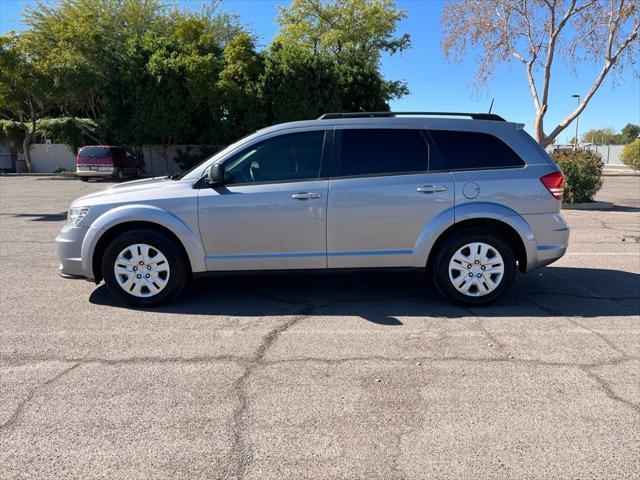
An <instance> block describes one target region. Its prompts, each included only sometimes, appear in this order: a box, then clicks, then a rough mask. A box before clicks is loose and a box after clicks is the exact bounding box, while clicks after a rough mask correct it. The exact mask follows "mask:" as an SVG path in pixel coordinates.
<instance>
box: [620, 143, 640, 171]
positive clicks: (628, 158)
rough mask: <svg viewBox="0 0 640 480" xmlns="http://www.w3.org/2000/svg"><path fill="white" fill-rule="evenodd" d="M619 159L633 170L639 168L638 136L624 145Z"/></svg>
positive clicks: (639, 149)
mask: <svg viewBox="0 0 640 480" xmlns="http://www.w3.org/2000/svg"><path fill="white" fill-rule="evenodd" d="M620 160H622V163H624V164H625V165H629V166H630V167H633V168H634V170H638V169H639V168H640V138H638V139H637V140H634V141H633V142H631V143H630V144H628V145H626V146H625V147H624V149H623V150H622V155H621V156H620Z"/></svg>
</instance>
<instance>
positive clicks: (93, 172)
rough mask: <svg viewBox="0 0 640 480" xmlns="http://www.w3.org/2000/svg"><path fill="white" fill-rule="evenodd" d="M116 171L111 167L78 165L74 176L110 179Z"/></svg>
mask: <svg viewBox="0 0 640 480" xmlns="http://www.w3.org/2000/svg"><path fill="white" fill-rule="evenodd" d="M116 171H117V168H115V167H114V166H112V165H78V166H77V169H76V175H77V176H79V177H112V176H113V175H114V174H115V173H116Z"/></svg>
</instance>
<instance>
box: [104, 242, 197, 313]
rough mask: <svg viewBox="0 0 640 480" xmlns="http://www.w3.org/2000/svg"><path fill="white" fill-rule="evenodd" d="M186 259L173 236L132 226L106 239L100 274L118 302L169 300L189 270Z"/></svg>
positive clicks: (135, 303)
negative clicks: (132, 227)
mask: <svg viewBox="0 0 640 480" xmlns="http://www.w3.org/2000/svg"><path fill="white" fill-rule="evenodd" d="M145 246H146V247H148V249H147V250H145V248H146V247H145ZM138 247H139V248H138ZM145 253H146V255H145ZM158 255H160V256H158ZM187 262H188V260H187V258H185V255H184V253H183V252H182V250H180V248H179V247H178V246H176V244H175V241H174V240H172V239H170V238H168V237H167V236H166V235H164V234H162V233H161V232H158V231H156V230H152V229H135V230H131V231H128V232H124V233H121V234H120V235H118V236H117V237H116V238H114V239H113V240H112V241H111V242H110V243H109V245H108V246H107V248H106V250H105V252H104V255H103V257H102V275H103V277H104V282H105V285H106V287H107V289H108V290H109V293H111V295H113V297H114V298H115V299H116V300H118V301H119V302H120V303H124V304H126V305H131V306H134V307H150V306H153V305H158V304H161V303H166V302H169V301H171V300H173V299H174V298H175V297H176V296H177V295H178V294H179V293H180V292H181V291H182V289H183V288H184V287H185V285H186V282H187V277H188V273H189V270H188V268H189V267H188V263H187ZM116 267H117V268H118V269H119V272H121V273H119V274H118V275H117V274H116V272H115V268H116ZM148 267H150V268H148ZM147 275H149V277H147ZM139 276H140V277H139Z"/></svg>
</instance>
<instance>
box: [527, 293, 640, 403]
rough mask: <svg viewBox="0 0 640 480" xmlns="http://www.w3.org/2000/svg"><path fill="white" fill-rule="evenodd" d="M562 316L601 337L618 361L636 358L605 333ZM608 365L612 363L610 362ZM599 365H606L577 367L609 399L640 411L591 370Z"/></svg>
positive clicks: (530, 301) (550, 310) (548, 308)
mask: <svg viewBox="0 0 640 480" xmlns="http://www.w3.org/2000/svg"><path fill="white" fill-rule="evenodd" d="M528 301H529V303H531V304H533V305H535V306H537V307H538V308H540V309H541V310H543V311H548V312H550V313H558V312H557V311H554V310H553V309H552V308H550V307H547V306H546V305H540V304H538V303H537V302H534V301H532V300H528ZM561 316H562V318H564V319H565V320H567V321H568V322H569V323H571V324H572V325H575V326H577V327H579V328H582V329H584V330H586V331H588V332H590V333H591V334H593V335H595V336H596V337H598V338H599V339H601V340H602V341H603V342H604V343H605V344H606V345H607V346H608V347H609V348H611V349H612V350H613V351H615V352H616V353H617V354H618V355H619V357H618V360H619V362H618V363H617V364H619V363H622V362H624V361H628V360H636V357H634V356H632V355H628V354H627V353H626V352H624V351H623V350H622V349H620V347H618V346H617V345H616V344H615V343H614V342H613V341H612V340H611V339H609V338H608V337H607V336H606V335H604V334H603V333H601V332H599V331H597V330H594V329H592V328H589V327H587V326H586V325H583V324H582V323H580V322H578V321H577V320H574V319H573V318H571V317H568V316H564V315H561ZM609 365H612V364H611V363H610V364H609ZM601 366H606V365H603V364H593V365H581V366H580V367H579V368H580V370H582V371H583V372H584V373H585V374H586V375H587V376H588V377H589V378H591V379H593V380H594V381H595V382H596V383H597V384H598V386H599V387H600V389H601V390H602V391H603V392H604V393H605V394H606V395H607V397H609V398H610V399H612V400H614V401H617V402H620V403H622V404H624V405H626V406H628V407H630V408H632V409H633V410H635V411H636V412H638V413H640V405H638V404H636V403H634V402H632V401H630V400H628V399H626V398H623V397H622V396H620V395H618V394H617V393H616V392H615V390H614V388H613V387H612V386H611V385H610V383H609V382H608V381H607V380H605V378H603V377H602V376H599V375H598V374H596V373H595V372H593V371H592V369H593V368H597V367H601Z"/></svg>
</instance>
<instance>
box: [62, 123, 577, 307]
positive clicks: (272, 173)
mask: <svg viewBox="0 0 640 480" xmlns="http://www.w3.org/2000/svg"><path fill="white" fill-rule="evenodd" d="M459 117H468V118H459ZM563 185H564V177H563V175H562V172H561V171H560V169H559V168H558V166H557V165H556V164H555V163H554V162H553V160H551V158H549V156H548V155H547V154H546V152H545V151H544V150H543V149H542V148H541V147H540V146H539V145H538V144H537V143H536V142H535V141H534V140H533V139H532V138H531V137H530V136H529V135H528V134H527V133H526V132H525V131H524V130H523V126H522V125H521V124H515V123H509V122H506V121H504V120H503V119H502V118H500V117H499V116H497V115H492V114H460V113H456V114H453V113H437V114H436V113H430V112H419V113H416V112H411V113H388V112H385V113H356V114H327V115H323V116H322V117H320V118H319V119H317V120H312V121H302V122H292V123H284V124H281V125H275V126H272V127H269V128H265V129H263V130H260V131H258V132H256V133H254V134H252V135H249V136H248V137H245V138H243V139H241V140H239V141H238V142H236V143H234V144H233V145H230V146H229V147H227V148H225V149H224V150H222V151H220V152H219V153H217V154H216V155H214V156H213V157H211V158H209V159H207V160H205V161H204V162H202V163H201V164H199V165H197V166H196V167H195V168H193V169H192V170H190V171H187V172H185V173H183V174H181V175H179V176H175V177H163V178H152V179H146V180H138V181H133V182H128V183H125V184H120V185H114V186H112V187H110V188H107V189H106V190H104V191H102V192H98V193H93V194H91V195H86V196H84V197H81V198H79V199H77V200H75V201H74V202H73V203H72V204H71V207H70V209H69V215H68V222H67V224H66V225H65V226H64V227H63V228H62V230H61V232H60V235H59V236H58V238H57V239H56V242H57V250H58V255H59V257H60V262H61V265H60V272H61V274H62V276H64V277H83V278H86V279H88V280H91V281H95V282H96V283H99V282H100V281H101V280H104V281H105V284H106V286H107V288H108V289H109V291H110V292H111V294H112V295H113V296H114V297H115V298H116V299H117V300H119V301H120V302H123V303H126V304H129V305H135V306H150V305H155V304H158V303H160V302H166V301H168V300H171V299H173V298H174V297H175V296H176V295H178V293H180V291H181V290H182V289H183V288H184V286H185V284H186V282H187V280H188V279H189V278H190V277H191V276H196V277H197V276H199V275H202V274H206V273H211V272H225V271H252V270H254V271H255V270H325V269H336V270H337V269H354V268H357V269H361V268H362V269H364V268H374V269H380V268H411V269H425V268H426V269H427V271H428V272H429V273H430V275H431V276H432V278H433V281H434V283H435V285H436V287H437V289H438V290H439V291H440V292H441V293H442V294H443V295H444V296H445V297H447V298H449V299H452V300H456V301H459V302H464V303H467V304H473V305H478V304H485V303H488V302H491V301H493V300H495V299H496V298H498V297H499V296H500V295H502V294H503V293H504V292H505V291H506V290H507V288H508V287H509V286H510V285H511V284H512V283H513V280H514V276H515V274H516V269H518V270H520V271H521V272H529V271H531V270H533V269H535V268H538V267H541V266H544V265H547V264H549V263H551V262H553V261H555V260H557V259H558V258H560V257H561V256H562V255H563V254H564V253H565V251H566V248H567V242H568V239H569V228H568V227H567V224H566V223H565V221H564V219H563V218H562V216H561V215H560V213H559V212H560V206H561V202H562V193H563Z"/></svg>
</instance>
